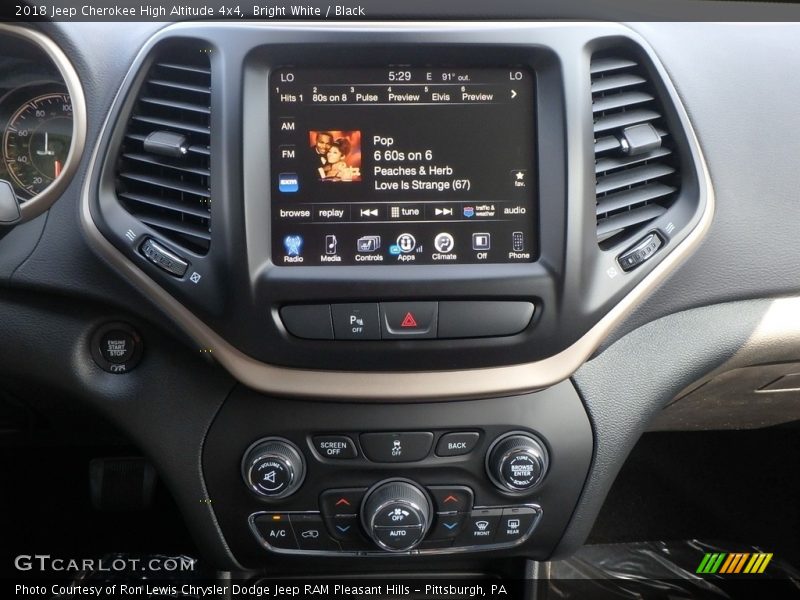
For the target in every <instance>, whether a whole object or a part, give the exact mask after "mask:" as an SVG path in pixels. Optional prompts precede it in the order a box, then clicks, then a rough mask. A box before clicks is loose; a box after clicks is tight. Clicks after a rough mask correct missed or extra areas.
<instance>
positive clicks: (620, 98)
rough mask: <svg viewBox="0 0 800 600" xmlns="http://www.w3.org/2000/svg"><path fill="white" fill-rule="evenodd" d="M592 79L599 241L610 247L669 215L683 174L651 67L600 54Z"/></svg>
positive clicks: (592, 65) (602, 244)
mask: <svg viewBox="0 0 800 600" xmlns="http://www.w3.org/2000/svg"><path fill="white" fill-rule="evenodd" d="M591 78H592V113H593V118H594V156H595V177H596V181H597V185H596V200H597V207H596V212H597V241H598V243H599V244H600V245H601V247H607V246H611V245H613V244H615V243H617V242H618V241H621V240H623V239H625V238H627V237H629V236H631V235H633V234H634V233H636V232H638V231H640V230H641V229H642V228H643V227H644V226H645V225H646V224H647V223H649V222H651V221H653V220H654V219H656V218H658V217H660V216H661V215H662V214H664V213H665V212H666V211H667V209H668V208H669V207H670V205H671V204H672V203H673V202H674V201H675V199H676V198H677V196H678V191H679V188H680V178H679V175H678V172H677V164H678V163H677V160H676V158H677V157H676V156H675V149H674V147H673V146H672V140H671V139H670V135H669V132H668V131H667V129H666V122H665V119H664V118H663V115H664V113H663V110H662V107H661V104H660V102H659V100H658V96H657V93H656V91H655V88H654V86H653V85H652V84H651V82H650V80H649V74H648V72H647V70H646V69H645V68H644V67H643V66H642V65H641V64H639V63H638V62H637V60H635V59H633V58H631V57H626V56H619V55H614V56H612V55H608V54H606V55H600V54H598V55H596V56H595V57H593V58H592V62H591Z"/></svg>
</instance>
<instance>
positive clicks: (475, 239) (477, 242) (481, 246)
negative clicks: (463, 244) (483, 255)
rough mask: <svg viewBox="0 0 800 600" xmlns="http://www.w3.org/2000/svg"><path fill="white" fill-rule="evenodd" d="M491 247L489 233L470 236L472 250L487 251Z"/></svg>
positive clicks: (490, 235)
mask: <svg viewBox="0 0 800 600" xmlns="http://www.w3.org/2000/svg"><path fill="white" fill-rule="evenodd" d="M491 247H492V234H490V233H473V234H472V249H473V250H489V249H490V248H491Z"/></svg>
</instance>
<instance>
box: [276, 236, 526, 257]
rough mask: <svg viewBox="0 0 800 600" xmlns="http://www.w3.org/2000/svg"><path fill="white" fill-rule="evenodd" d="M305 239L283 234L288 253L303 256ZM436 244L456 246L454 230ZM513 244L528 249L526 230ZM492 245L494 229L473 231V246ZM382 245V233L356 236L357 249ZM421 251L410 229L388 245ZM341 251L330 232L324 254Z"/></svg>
mask: <svg viewBox="0 0 800 600" xmlns="http://www.w3.org/2000/svg"><path fill="white" fill-rule="evenodd" d="M303 243H304V239H303V236H301V235H287V236H286V237H284V238H283V247H284V250H285V252H286V255H287V256H290V257H294V256H301V255H302V252H303ZM433 246H434V248H435V249H436V251H437V252H440V253H442V254H446V253H448V252H452V251H453V250H454V249H455V247H456V242H455V238H454V237H453V235H452V234H450V233H448V232H446V231H443V232H441V233H439V234H437V235H436V237H434V240H433ZM511 246H512V249H513V250H514V252H522V251H524V250H525V234H524V233H523V232H522V231H515V232H513V233H512V234H511ZM491 248H492V234H491V233H483V232H478V233H473V234H472V249H473V250H476V251H479V252H483V251H486V250H490V249H491ZM380 249H381V236H379V235H364V236H361V237H360V238H358V239H357V240H356V252H359V253H365V254H366V253H373V252H377V251H378V250H380ZM415 251H416V252H421V251H422V246H421V245H420V244H418V243H417V239H416V238H415V237H414V235H412V234H410V233H401V234H400V235H399V236H397V239H396V240H395V242H394V243H393V244H392V245H390V246H389V254H391V255H398V254H410V253H412V252H415ZM338 252H339V240H338V238H337V237H336V235H333V234H328V235H326V236H325V254H327V255H329V256H333V255H335V254H337V253H338Z"/></svg>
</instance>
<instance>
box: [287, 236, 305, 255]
mask: <svg viewBox="0 0 800 600" xmlns="http://www.w3.org/2000/svg"><path fill="white" fill-rule="evenodd" d="M283 247H284V249H285V250H286V256H300V254H301V253H302V251H303V236H301V235H287V236H286V237H285V238H283Z"/></svg>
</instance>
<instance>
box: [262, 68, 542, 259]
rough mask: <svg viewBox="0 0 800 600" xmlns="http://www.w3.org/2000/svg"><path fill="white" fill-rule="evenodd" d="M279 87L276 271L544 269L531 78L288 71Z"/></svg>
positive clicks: (273, 111)
mask: <svg viewBox="0 0 800 600" xmlns="http://www.w3.org/2000/svg"><path fill="white" fill-rule="evenodd" d="M269 86H270V128H271V138H270V139H271V146H272V147H271V181H272V184H271V185H272V194H271V197H272V257H273V258H272V259H273V262H274V263H275V264H276V265H283V266H309V265H315V266H319V265H402V264H405V265H409V264H410V265H415V264H417V265H419V264H424V265H442V264H478V263H515V262H531V261H533V260H534V259H535V258H536V249H537V239H536V235H535V231H536V229H535V216H536V212H537V211H536V207H537V205H536V190H537V186H536V172H535V170H534V165H535V160H534V158H535V157H534V148H535V133H534V116H535V115H534V90H533V75H532V73H531V72H530V71H528V70H525V69H522V68H491V69H488V68H429V67H424V68H406V67H400V68H359V69H341V70H340V69H312V68H281V69H277V70H275V71H273V72H272V74H271V75H270V81H269Z"/></svg>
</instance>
